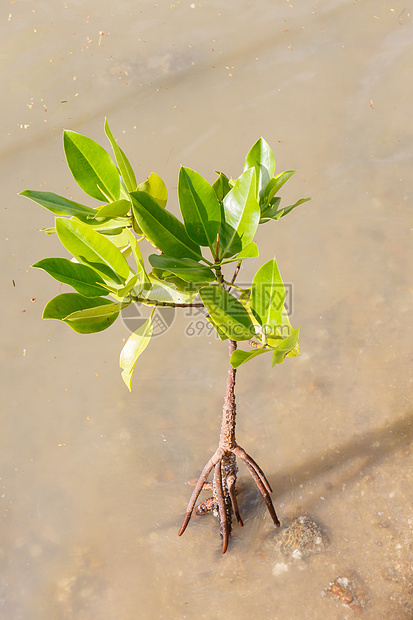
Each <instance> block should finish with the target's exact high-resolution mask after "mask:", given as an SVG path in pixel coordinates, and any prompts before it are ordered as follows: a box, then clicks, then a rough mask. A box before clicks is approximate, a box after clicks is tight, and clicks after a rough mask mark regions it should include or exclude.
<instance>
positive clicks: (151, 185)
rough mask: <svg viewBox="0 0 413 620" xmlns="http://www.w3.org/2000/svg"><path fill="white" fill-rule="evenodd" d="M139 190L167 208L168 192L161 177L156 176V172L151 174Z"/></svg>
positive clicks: (140, 185)
mask: <svg viewBox="0 0 413 620" xmlns="http://www.w3.org/2000/svg"><path fill="white" fill-rule="evenodd" d="M138 190H139V191H140V192H146V193H147V194H150V195H151V196H152V198H155V200H156V202H157V203H158V204H159V205H160V206H161V207H163V208H165V207H166V203H167V201H168V190H167V188H166V185H165V183H164V182H163V181H162V179H161V177H160V176H158V175H157V174H155V172H151V174H150V175H149V176H148V178H147V179H146V181H144V182H143V183H140V184H139V185H138Z"/></svg>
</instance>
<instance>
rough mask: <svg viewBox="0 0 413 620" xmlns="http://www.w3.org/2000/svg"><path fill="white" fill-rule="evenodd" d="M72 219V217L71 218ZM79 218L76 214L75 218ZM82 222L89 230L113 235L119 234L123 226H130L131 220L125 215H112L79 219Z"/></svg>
mask: <svg viewBox="0 0 413 620" xmlns="http://www.w3.org/2000/svg"><path fill="white" fill-rule="evenodd" d="M72 219H73V218H72ZM78 219H79V218H78V217H77V216H76V220H78ZM81 221H82V223H84V224H87V226H88V228H89V229H90V230H94V231H97V232H100V233H101V234H102V235H106V236H115V235H120V234H121V233H122V231H123V230H124V228H126V227H127V226H130V224H131V221H130V219H129V218H126V217H114V218H104V219H103V218H102V219H101V220H100V219H99V218H95V219H86V220H81Z"/></svg>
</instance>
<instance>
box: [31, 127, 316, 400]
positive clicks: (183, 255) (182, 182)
mask: <svg viewBox="0 0 413 620" xmlns="http://www.w3.org/2000/svg"><path fill="white" fill-rule="evenodd" d="M105 133H106V136H107V138H108V140H109V143H110V145H111V147H112V151H113V156H114V160H113V159H112V157H111V156H110V154H109V153H108V152H107V151H106V150H105V149H104V148H103V147H102V146H101V145H100V144H98V143H97V142H95V141H94V140H92V139H91V138H89V137H87V136H84V135H81V134H79V133H76V132H74V131H68V130H66V131H65V132H64V134H63V145H64V152H65V156H66V160H67V164H68V166H69V169H70V171H71V173H72V175H73V177H74V179H75V180H76V182H77V184H78V185H79V187H80V188H81V189H82V190H83V192H84V193H85V194H87V195H88V196H90V197H91V198H93V199H95V200H96V201H98V202H99V204H98V205H97V206H94V207H90V206H86V205H84V204H80V203H78V202H74V201H72V200H69V199H67V198H65V197H63V196H60V195H58V194H54V193H52V192H43V191H33V190H25V191H23V192H21V195H23V196H26V197H27V198H30V199H31V200H33V201H34V202H36V203H38V204H40V205H41V206H43V207H45V208H46V209H48V210H49V211H51V212H52V213H53V214H54V215H55V216H56V217H55V226H54V227H53V228H48V229H44V230H45V232H46V233H48V234H53V233H56V234H57V236H58V238H59V240H60V242H61V243H62V245H63V246H64V248H65V249H66V250H67V252H68V253H69V255H70V258H43V259H42V260H40V261H38V262H37V263H35V264H34V265H33V266H34V267H36V268H39V269H43V270H44V271H46V272H47V273H49V274H50V275H51V276H52V277H53V278H55V279H56V280H57V281H58V282H61V283H64V284H66V285H68V286H70V287H72V289H73V290H74V291H75V292H70V293H62V294H60V295H57V297H54V298H53V299H51V300H50V301H49V302H48V304H47V305H46V307H45V309H44V313H43V317H44V318H46V319H57V320H60V321H63V322H64V323H66V324H67V325H69V326H70V327H71V328H72V329H74V330H75V331H76V332H78V333H82V334H91V333H96V332H100V331H102V330H104V329H107V328H108V327H110V326H111V325H112V324H113V323H114V322H115V321H116V319H117V318H118V317H119V314H120V312H121V311H122V310H123V309H124V308H125V307H127V306H128V305H130V304H134V303H138V304H145V305H148V306H152V313H151V315H150V317H149V318H148V319H147V320H146V321H145V322H144V323H143V325H141V327H140V328H139V329H138V330H137V331H135V332H134V333H133V334H132V335H131V336H130V337H129V339H128V340H127V342H126V344H125V346H124V348H123V350H122V353H121V357H120V366H121V368H122V369H123V372H122V377H123V379H124V381H125V383H126V385H127V386H128V388H129V389H130V388H131V381H132V375H133V372H134V369H135V366H136V362H137V360H138V358H139V356H140V355H141V353H142V352H143V351H144V350H145V348H146V346H147V345H148V343H149V341H150V339H151V335H152V331H153V324H152V317H153V313H154V310H155V308H156V306H158V305H165V306H175V307H188V306H191V305H192V304H194V303H195V300H198V301H197V302H196V303H198V304H203V306H204V307H205V308H206V310H207V313H208V314H207V318H208V320H209V321H210V322H211V324H212V325H213V327H214V328H215V329H216V331H217V334H218V336H219V338H220V339H221V340H225V339H228V338H229V339H232V340H236V341H245V342H246V343H248V344H249V349H248V350H242V349H237V350H236V351H235V352H234V353H233V354H232V356H231V364H232V366H233V367H234V368H237V367H238V366H240V365H241V364H244V363H245V362H247V361H249V360H251V359H253V358H254V357H257V356H258V355H261V354H263V353H271V354H272V365H273V366H274V365H275V364H279V363H281V362H282V361H283V360H284V358H285V357H286V356H294V355H299V350H298V334H299V329H295V330H294V329H293V328H292V326H291V324H290V321H289V318H288V315H287V313H286V310H285V307H284V302H285V289H284V285H283V281H282V278H281V275H280V272H279V269H278V266H277V261H276V259H275V258H272V259H271V260H270V261H268V262H267V263H265V264H264V265H262V266H261V267H260V268H259V269H258V271H257V272H256V274H255V276H254V278H253V280H252V284H251V286H249V287H244V288H242V287H239V286H238V285H237V284H235V280H236V277H237V275H238V272H239V270H240V267H241V264H242V261H243V260H246V259H251V258H256V257H257V256H258V254H259V252H258V247H257V244H256V243H255V241H254V238H255V234H256V232H257V229H258V226H259V225H260V224H265V223H267V222H269V221H270V220H275V221H277V220H279V219H280V218H281V217H284V216H285V215H287V214H288V213H290V212H291V211H292V210H293V209H294V208H295V207H297V206H298V205H299V204H302V203H303V202H305V201H307V200H310V199H309V198H302V199H301V200H298V201H297V202H296V203H295V204H293V205H289V206H287V207H281V206H280V203H281V198H280V197H279V196H278V192H279V190H280V189H281V187H282V186H283V185H284V183H285V182H286V181H287V180H288V179H289V178H290V177H291V176H292V175H293V174H294V172H295V171H294V170H288V171H286V172H282V173H280V174H278V175H275V159H274V155H273V152H272V151H271V149H270V147H269V145H268V144H267V143H266V142H265V140H264V139H263V138H260V139H259V140H258V141H257V142H256V143H255V144H254V145H253V146H252V148H251V149H250V151H249V152H248V154H247V156H246V159H245V163H244V170H243V172H242V173H241V175H240V176H239V177H238V178H236V179H231V178H229V177H227V176H226V175H225V174H224V173H222V172H219V173H217V178H216V180H215V181H214V182H213V183H212V185H211V184H210V183H209V182H208V181H207V180H206V179H205V178H204V177H203V176H201V174H199V173H198V172H196V171H195V170H192V169H191V168H188V167H185V166H182V167H181V168H180V171H179V178H178V199H179V207H180V212H181V216H182V219H179V218H177V217H176V216H175V215H174V214H173V213H172V212H171V211H169V210H168V209H167V202H168V191H167V188H166V186H165V183H164V182H163V181H162V179H161V178H160V177H159V176H158V175H157V174H155V173H154V172H152V173H151V174H150V175H149V177H148V178H147V179H146V181H143V182H141V183H139V184H138V183H137V180H136V177H135V173H134V171H133V169H132V166H131V164H130V162H129V160H128V159H127V157H126V155H125V153H124V152H123V151H122V149H121V148H120V147H119V145H118V143H117V142H116V140H115V138H114V137H113V134H112V132H111V130H110V128H109V124H108V122H107V120H106V121H105ZM143 242H149V243H150V244H151V246H152V247H154V248H155V251H154V253H152V254H150V255H149V260H148V262H147V264H145V261H144V259H143V256H142V252H141V247H140V245H141V243H143ZM148 263H149V264H148ZM228 269H235V271H234V273H233V275H232V278H231V279H226V278H225V272H226V271H227V270H228Z"/></svg>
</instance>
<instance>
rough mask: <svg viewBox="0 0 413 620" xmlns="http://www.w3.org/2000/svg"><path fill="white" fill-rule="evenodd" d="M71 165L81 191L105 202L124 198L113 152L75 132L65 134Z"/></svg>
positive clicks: (69, 163)
mask: <svg viewBox="0 0 413 620" xmlns="http://www.w3.org/2000/svg"><path fill="white" fill-rule="evenodd" d="M63 146H64V150H65V155H66V160H67V164H68V166H69V168H70V171H71V173H72V174H73V177H74V179H75V181H76V183H77V184H78V185H79V187H81V189H82V190H83V191H84V192H85V193H86V194H88V196H92V198H96V200H101V201H102V202H109V200H108V198H109V199H110V200H111V201H112V200H118V199H119V196H120V179H119V172H118V169H117V168H116V166H115V164H114V163H113V161H112V159H111V157H110V155H109V153H107V151H105V149H104V148H103V147H102V146H100V144H98V143H97V142H95V141H94V140H92V139H91V138H88V137H87V136H82V135H81V134H79V133H76V132H75V131H68V130H66V131H65V132H64V133H63Z"/></svg>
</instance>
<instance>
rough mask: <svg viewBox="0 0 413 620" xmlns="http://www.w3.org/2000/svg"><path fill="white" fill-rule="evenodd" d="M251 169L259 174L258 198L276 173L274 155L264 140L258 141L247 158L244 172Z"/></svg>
mask: <svg viewBox="0 0 413 620" xmlns="http://www.w3.org/2000/svg"><path fill="white" fill-rule="evenodd" d="M251 167H253V168H255V172H256V174H257V196H259V195H261V193H262V192H263V190H264V188H265V187H266V185H267V183H268V182H269V180H270V179H271V178H272V177H273V176H274V172H275V159H274V154H273V152H272V150H271V148H270V146H269V145H268V144H267V142H266V141H265V140H264V138H260V139H259V140H257V142H256V143H255V144H254V145H253V146H252V147H251V149H250V151H249V152H248V155H247V157H246V158H245V163H244V171H245V170H248V168H251Z"/></svg>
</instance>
